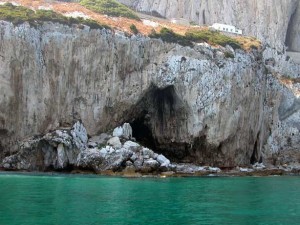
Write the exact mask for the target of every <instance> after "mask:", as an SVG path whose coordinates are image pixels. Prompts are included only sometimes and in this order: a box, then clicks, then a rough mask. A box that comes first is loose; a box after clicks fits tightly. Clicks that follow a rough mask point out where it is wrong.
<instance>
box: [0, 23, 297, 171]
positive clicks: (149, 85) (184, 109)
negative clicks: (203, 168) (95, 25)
mask: <svg viewBox="0 0 300 225" xmlns="http://www.w3.org/2000/svg"><path fill="white" fill-rule="evenodd" d="M224 52H230V53H231V54H234V58H231V57H229V58H227V57H226V55H228V54H224ZM0 56H1V57H0V81H1V82H0V92H1V94H0V136H1V139H0V141H1V145H0V146H2V151H1V153H2V157H3V156H4V154H5V155H7V154H9V152H13V151H17V150H18V141H20V140H22V139H24V138H26V137H28V136H32V135H34V134H44V133H46V132H49V131H51V130H54V129H56V128H58V127H64V126H65V125H70V124H72V122H73V121H75V120H78V119H80V120H82V122H83V123H84V125H85V127H86V128H87V131H88V133H89V134H90V135H93V134H96V133H99V132H103V131H108V130H109V129H111V128H113V127H116V126H117V125H120V124H122V123H123V122H129V123H130V124H131V126H132V129H133V136H134V137H136V138H137V140H138V141H140V142H141V143H142V144H144V145H146V146H148V147H150V148H152V149H153V150H155V151H157V152H159V153H163V154H165V155H166V156H167V157H169V158H171V159H172V160H177V161H191V162H197V163H202V164H211V165H218V166H228V167H231V166H235V165H248V164H249V163H250V162H255V161H259V160H260V159H261V158H262V157H263V159H272V157H273V155H274V154H273V153H278V152H280V151H283V150H285V149H286V148H287V147H284V146H283V143H286V145H285V146H288V147H290V149H291V151H295V150H297V146H298V145H299V118H300V117H299V107H298V102H297V101H298V100H297V91H295V90H297V85H298V83H297V82H296V83H293V82H292V83H291V80H288V81H286V83H287V85H284V84H283V83H282V82H281V81H282V79H281V78H282V76H281V75H280V74H285V75H286V74H287V73H288V74H289V75H290V76H295V77H297V76H299V73H300V72H299V68H298V67H297V66H295V65H292V64H291V63H290V62H289V61H286V59H285V55H277V52H275V51H274V52H273V51H271V50H268V51H265V53H264V55H261V54H260V53H257V52H252V53H246V52H244V51H242V50H237V51H236V52H234V51H233V50H232V49H230V48H228V49H219V48H213V47H210V46H208V45H198V46H196V47H195V48H193V49H192V48H189V47H181V46H178V45H175V44H166V43H163V42H162V41H160V40H154V39H149V38H146V37H139V36H132V37H126V36H125V35H123V34H121V33H114V32H112V31H108V30H89V28H85V29H79V28H75V27H73V28H70V27H67V26H63V25H59V24H51V23H48V24H44V25H43V26H39V27H37V28H33V27H30V26H29V25H27V24H23V25H20V26H17V27H15V26H13V25H12V24H10V23H7V22H0ZM267 58H274V60H275V61H276V66H275V67H274V66H272V67H270V68H268V69H266V68H265V65H264V59H267ZM268 71H269V72H268ZM270 71H271V72H270ZM272 73H273V74H275V75H276V74H279V75H278V77H276V76H275V75H272ZM268 74H269V75H268ZM293 81H294V80H293ZM295 81H297V79H296V80H295ZM288 82H290V83H288ZM295 88H296V89H295ZM298 94H299V93H298ZM287 121H288V122H287ZM291 129H292V132H293V134H294V135H293V138H290V137H292V136H290V135H291ZM288 138H290V139H289V140H287V139H288ZM297 143H298V144H297Z"/></svg>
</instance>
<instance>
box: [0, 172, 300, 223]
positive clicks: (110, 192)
mask: <svg viewBox="0 0 300 225" xmlns="http://www.w3.org/2000/svg"><path fill="white" fill-rule="evenodd" d="M0 224H1V225H12V224H15V225H39V224H43V225H44V224H45V225H46V224H47V225H48V224H49V225H50V224H58V225H68V224H70V225H77V224H78V225H84V224H87V225H96V224H101V225H102V224H113V225H118V224H163V225H166V224H230V225H231V224H249V225H254V224H261V225H264V224H270V225H276V224H284V225H286V224H297V225H299V224H300V177H296V176H295V177H231V178H228V177H227V178H220V177H219V178H166V179H162V178H156V179H154V178H153V179H149V178H147V179H146V178H140V179H126V178H116V177H99V176H86V175H84V176H82V175H81V176H78V175H52V176H49V175H38V176H37V175H28V174H27V175H24V174H11V173H0Z"/></svg>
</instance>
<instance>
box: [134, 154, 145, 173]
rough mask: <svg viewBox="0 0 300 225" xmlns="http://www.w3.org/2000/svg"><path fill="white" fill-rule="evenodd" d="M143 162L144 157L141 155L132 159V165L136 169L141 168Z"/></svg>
mask: <svg viewBox="0 0 300 225" xmlns="http://www.w3.org/2000/svg"><path fill="white" fill-rule="evenodd" d="M143 163H144V158H143V157H142V156H139V157H137V158H136V160H134V163H133V165H134V167H135V168H136V170H137V171H139V170H141V168H142V166H143Z"/></svg>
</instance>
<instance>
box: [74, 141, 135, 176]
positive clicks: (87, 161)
mask: <svg viewBox="0 0 300 225" xmlns="http://www.w3.org/2000/svg"><path fill="white" fill-rule="evenodd" d="M132 154H133V152H132V151H130V150H128V149H124V148H121V149H118V150H115V149H113V148H112V147H109V146H107V147H105V148H102V149H101V150H99V149H97V148H94V149H87V150H85V151H84V152H81V153H80V155H79V156H78V160H77V166H78V167H79V168H84V169H92V170H94V171H95V172H98V173H99V172H103V171H108V170H112V171H121V170H122V169H123V168H125V167H126V162H127V161H128V160H129V159H130V157H131V156H132Z"/></svg>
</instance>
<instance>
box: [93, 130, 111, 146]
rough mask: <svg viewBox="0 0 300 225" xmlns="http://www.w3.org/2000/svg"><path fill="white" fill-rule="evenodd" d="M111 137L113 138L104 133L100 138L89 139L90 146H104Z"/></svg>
mask: <svg viewBox="0 0 300 225" xmlns="http://www.w3.org/2000/svg"><path fill="white" fill-rule="evenodd" d="M110 137H111V136H110V135H108V134H106V133H102V134H100V135H99V136H93V137H91V138H90V139H89V141H88V146H89V147H92V148H94V147H97V146H100V145H104V144H105V143H106V142H107V140H108V139H109V138H110Z"/></svg>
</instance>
